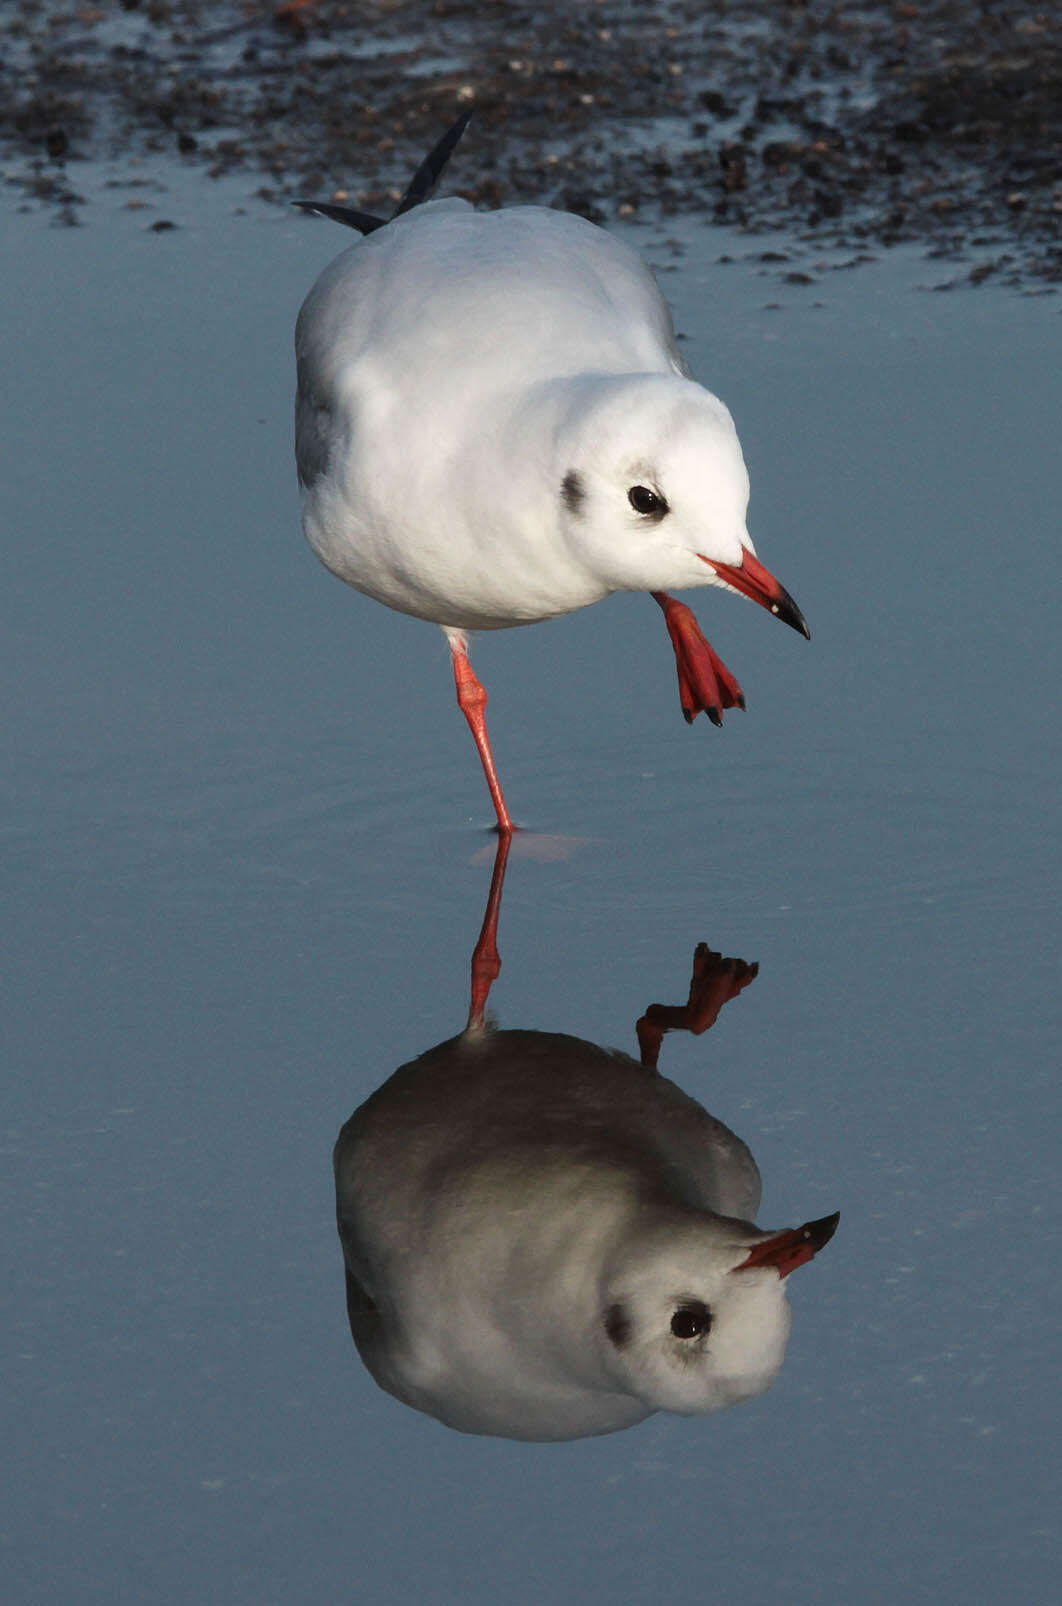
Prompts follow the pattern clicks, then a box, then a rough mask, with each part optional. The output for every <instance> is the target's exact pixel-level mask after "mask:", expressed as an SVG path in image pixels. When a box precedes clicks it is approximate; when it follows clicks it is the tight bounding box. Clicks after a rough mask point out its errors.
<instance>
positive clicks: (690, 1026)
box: [635, 942, 760, 1071]
mask: <svg viewBox="0 0 1062 1606" xmlns="http://www.w3.org/2000/svg"><path fill="white" fill-rule="evenodd" d="M759 970H760V967H759V965H749V964H746V963H745V961H744V959H724V958H723V955H722V954H717V953H713V951H712V950H711V948H709V947H708V944H707V943H704V942H699V943H698V944H697V947H696V949H695V950H694V954H693V977H692V979H691V981H690V996H689V999H688V1000H687V1002H686V1003H685V1004H650V1005H649V1008H648V1009H647V1010H646V1012H645V1014H644V1015H643V1016H642V1018H641V1020H640V1021H639V1022H638V1024H637V1026H636V1027H635V1030H636V1031H637V1033H638V1047H639V1049H640V1050H641V1059H642V1064H643V1065H644V1066H645V1068H646V1070H647V1071H655V1070H656V1062H657V1058H658V1056H659V1054H660V1044H661V1042H662V1041H663V1037H664V1033H665V1032H670V1031H683V1032H692V1033H693V1035H694V1037H699V1036H700V1034H701V1032H706V1031H707V1030H708V1028H709V1026H714V1025H715V1022H716V1019H717V1017H718V1015H719V1011H720V1010H721V1009H722V1007H723V1005H724V1004H728V1003H729V1002H730V1000H731V999H732V998H736V997H737V995H738V993H739V992H740V991H741V989H742V988H743V987H747V986H748V984H749V982H750V981H754V980H755V978H756V977H757V976H758V975H759Z"/></svg>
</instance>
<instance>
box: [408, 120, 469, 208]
mask: <svg viewBox="0 0 1062 1606" xmlns="http://www.w3.org/2000/svg"><path fill="white" fill-rule="evenodd" d="M472 111H473V108H472V107H471V106H470V107H469V108H468V110H467V111H463V112H462V113H461V115H460V117H458V119H457V121H456V122H455V123H451V124H450V127H449V128H448V129H447V130H446V133H445V134H444V135H443V136H442V138H441V139H439V140H437V141H436V142H435V144H434V145H433V146H432V148H431V150H430V151H429V152H428V154H427V156H425V158H424V160H423V161H422V162H421V164H420V166H419V167H418V168H417V171H416V172H415V173H414V174H413V177H412V178H411V179H410V181H409V188H408V189H407V190H406V193H405V194H404V195H403V197H402V199H401V200H400V201H399V203H398V205H397V207H396V208H395V210H394V213H393V216H395V217H400V216H401V215H402V213H403V212H408V211H409V210H410V209H411V208H412V207H414V206H420V205H421V203H422V202H424V201H427V200H430V198H431V196H432V195H433V194H434V193H435V188H436V185H437V184H438V182H439V180H440V179H441V178H442V176H443V173H444V171H445V169H446V164H447V162H448V161H449V160H450V157H451V156H452V155H453V153H454V151H455V149H456V147H457V145H458V143H459V141H460V139H461V136H462V135H463V133H464V131H465V129H466V128H467V127H468V125H469V123H470V122H471V121H472Z"/></svg>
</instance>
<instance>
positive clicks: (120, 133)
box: [0, 0, 1062, 283]
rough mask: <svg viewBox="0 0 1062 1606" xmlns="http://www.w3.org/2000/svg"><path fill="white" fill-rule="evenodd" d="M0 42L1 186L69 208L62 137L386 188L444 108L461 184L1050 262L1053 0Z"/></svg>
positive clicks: (337, 186) (1018, 268) (42, 24)
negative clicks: (454, 131)
mask: <svg viewBox="0 0 1062 1606" xmlns="http://www.w3.org/2000/svg"><path fill="white" fill-rule="evenodd" d="M0 40H2V41H3V61H4V69H3V77H4V80H6V89H7V94H6V95H5V96H4V97H3V101H2V104H3V106H4V108H5V109H4V111H3V112H2V113H0V149H2V151H3V159H4V166H5V176H6V179H7V183H8V186H9V189H12V190H13V191H14V193H15V194H16V195H21V196H23V197H25V198H27V200H28V201H30V202H31V203H32V202H36V203H37V204H40V205H45V206H51V207H52V208H54V209H55V210H56V212H57V215H59V216H61V217H63V218H65V219H66V220H67V221H71V222H73V221H77V220H78V215H79V208H80V207H82V206H84V205H87V204H90V203H87V202H85V201H84V200H83V198H82V197H81V196H80V195H79V194H78V189H77V186H78V159H79V157H93V158H97V159H108V160H119V161H120V160H122V159H123V158H143V157H146V156H149V155H150V154H152V153H158V152H164V153H173V152H179V153H180V154H181V156H182V158H183V159H184V160H185V161H187V162H189V163H194V164H198V165H200V166H202V167H203V169H204V171H206V172H207V173H209V174H212V175H215V176H217V175H220V174H227V173H233V172H240V171H242V172H246V173H247V174H248V176H249V180H250V183H251V186H252V187H253V188H255V189H257V190H258V192H259V193H260V194H262V195H264V196H265V198H266V199H269V200H276V201H278V202H281V201H287V200H289V199H291V198H293V197H295V196H298V195H302V196H310V197H313V198H321V199H328V198H331V197H333V196H335V195H337V194H339V195H340V196H341V197H343V198H349V199H350V202H351V204H353V205H356V206H360V207H363V208H365V209H367V210H374V209H377V210H382V211H386V209H387V206H388V203H389V201H390V200H391V199H392V198H393V197H394V196H396V195H397V194H398V193H399V192H400V191H401V189H402V188H403V187H404V184H405V182H406V181H407V179H408V177H409V174H410V172H411V169H412V166H414V165H415V164H416V162H417V160H418V159H419V157H420V156H421V155H422V154H423V153H424V151H425V150H427V148H428V147H429V145H430V144H431V143H432V142H433V141H434V139H435V138H436V137H437V136H438V134H439V133H440V131H441V130H442V129H443V128H445V127H446V126H447V125H448V123H449V122H450V121H452V119H453V117H454V115H455V114H456V113H457V111H459V110H461V109H462V108H464V107H467V106H469V105H471V106H473V107H474V108H475V111H476V118H475V123H474V128H473V131H472V132H471V133H470V136H469V137H468V138H467V139H466V141H465V143H464V144H463V146H462V148H461V151H460V156H459V159H458V160H457V161H455V164H454V166H453V168H452V169H451V173H450V175H449V188H450V189H451V191H452V192H454V193H459V194H462V195H465V196H467V197H468V199H470V200H472V201H475V202H478V203H481V204H484V205H501V204H514V203H518V202H524V201H534V202H538V203H542V204H547V205H554V206H562V207H567V208H569V209H571V210H573V211H578V212H581V213H583V214H585V215H586V216H589V217H591V218H593V219H594V220H595V221H599V222H607V221H608V220H609V219H610V218H614V217H625V218H631V217H643V218H646V219H647V220H652V221H654V222H655V221H658V220H660V219H662V218H666V217H668V216H671V215H676V214H685V215H701V216H704V217H706V218H709V219H711V220H712V221H716V222H725V223H728V224H732V225H736V226H738V227H747V228H749V229H750V230H761V229H763V230H766V229H771V230H784V231H786V232H788V233H789V234H790V235H791V236H793V237H795V239H796V240H799V241H803V242H805V243H806V244H808V245H811V246H813V247H814V246H821V247H837V248H843V249H847V250H859V249H876V248H879V247H882V246H888V245H892V244H895V243H900V242H908V241H917V242H921V243H922V244H924V245H926V246H928V247H929V248H930V249H931V251H932V252H933V254H934V255H938V256H942V257H949V258H954V259H955V261H956V263H957V264H958V265H959V272H960V275H961V276H963V277H966V278H968V279H971V280H973V282H975V283H976V282H980V281H981V280H983V279H987V278H992V277H995V278H998V279H1003V280H1006V281H1007V282H1011V283H1024V282H1028V281H1034V280H1035V281H1039V282H1040V283H1043V282H1045V281H1046V282H1059V281H1062V13H1057V12H1052V13H1048V12H1047V11H1044V12H1042V13H1037V12H1029V13H1019V12H1017V11H1015V10H1012V9H1010V8H1008V7H1004V6H997V5H970V4H968V3H955V0H929V3H927V4H922V5H915V4H892V5H881V4H879V5H866V6H863V7H861V8H860V9H859V10H851V11H846V10H844V9H842V8H840V7H836V6H830V5H821V4H806V5H799V4H788V3H778V0H774V3H770V0H768V3H761V4H757V5H749V4H737V5H729V4H728V5H725V6H716V7H707V8H706V7H705V6H703V5H697V4H693V3H690V0H677V3H675V4H671V5H663V4H648V5H632V4H623V3H609V0H604V3H601V4H596V3H582V4H577V5H572V4H570V3H569V4H566V5H549V4H540V5H535V6H531V5H522V4H506V3H495V4H492V5H490V6H489V7H485V6H484V5H483V4H482V0H479V3H476V4H472V3H468V0H437V3H435V4H431V3H423V0H421V3H409V0H406V3H403V0H396V3H393V4H379V3H376V4H367V3H362V4H352V3H342V0H312V3H311V4H309V5H308V6H306V7H305V8H303V9H299V10H297V11H295V12H293V13H289V14H288V16H286V17H281V18H279V19H278V18H276V17H275V16H274V15H273V13H272V11H271V9H270V8H269V7H268V6H266V5H261V4H257V5H247V6H244V5H240V4H234V3H233V0H213V3H206V0H124V4H122V5H116V6H107V7H102V6H101V7H97V8H89V7H86V8H83V9H82V10H81V11H79V12H75V11H71V10H70V9H69V8H68V7H66V6H63V5H60V4H58V3H57V0H22V3H20V5H19V6H18V7H17V8H12V10H11V11H10V12H9V13H8V14H6V15H5V16H4V18H3V20H2V21H0Z"/></svg>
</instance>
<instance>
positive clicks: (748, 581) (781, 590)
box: [697, 549, 811, 641]
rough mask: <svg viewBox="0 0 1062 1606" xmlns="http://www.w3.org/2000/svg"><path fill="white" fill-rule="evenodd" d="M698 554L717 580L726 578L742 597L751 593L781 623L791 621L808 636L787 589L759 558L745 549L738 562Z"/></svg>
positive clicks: (795, 628) (749, 595) (805, 625)
mask: <svg viewBox="0 0 1062 1606" xmlns="http://www.w3.org/2000/svg"><path fill="white" fill-rule="evenodd" d="M697 556H698V557H699V558H700V560H701V562H702V563H706V564H707V565H708V567H709V568H710V569H714V570H715V572H716V574H717V575H718V576H719V578H720V580H725V581H726V583H727V585H728V586H733V588H734V590H735V591H740V592H741V595H742V596H743V597H750V598H751V599H752V601H753V602H758V603H759V605H760V607H761V608H766V609H767V610H768V612H770V613H773V614H774V616H775V618H776V619H781V621H782V623H783V624H786V625H792V627H793V629H794V630H799V631H800V634H801V635H802V636H806V637H807V639H808V640H809V641H810V640H811V631H810V630H809V629H808V627H807V622H806V620H805V618H804V615H803V614H802V613H801V611H800V609H799V608H798V607H797V605H796V603H795V602H794V601H793V599H792V597H791V596H790V595H789V592H788V591H787V590H786V589H785V587H784V586H783V585H779V583H778V581H777V580H776V579H775V578H774V575H773V574H772V573H771V571H770V570H769V569H765V568H764V567H763V564H762V563H761V562H760V560H759V558H757V557H755V556H754V555H753V554H752V553H751V552H749V551H748V550H747V549H746V550H745V552H744V555H743V556H742V559H741V562H740V564H732V563H716V562H715V561H714V560H713V559H712V558H706V557H705V555H704V553H703V552H698V554H697Z"/></svg>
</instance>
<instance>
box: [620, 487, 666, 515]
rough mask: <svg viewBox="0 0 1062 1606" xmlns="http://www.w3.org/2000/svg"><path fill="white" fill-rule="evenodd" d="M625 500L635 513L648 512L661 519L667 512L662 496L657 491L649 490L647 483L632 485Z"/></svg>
mask: <svg viewBox="0 0 1062 1606" xmlns="http://www.w3.org/2000/svg"><path fill="white" fill-rule="evenodd" d="M627 500H628V502H629V503H630V504H631V507H632V508H633V509H634V511H635V512H636V513H648V514H651V515H653V517H655V518H658V519H662V518H663V516H664V514H665V513H666V512H667V503H666V502H665V501H664V498H663V497H662V496H661V495H660V493H659V492H658V491H651V490H650V489H649V487H648V485H632V486H631V488H630V490H629V491H628V492H627Z"/></svg>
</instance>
